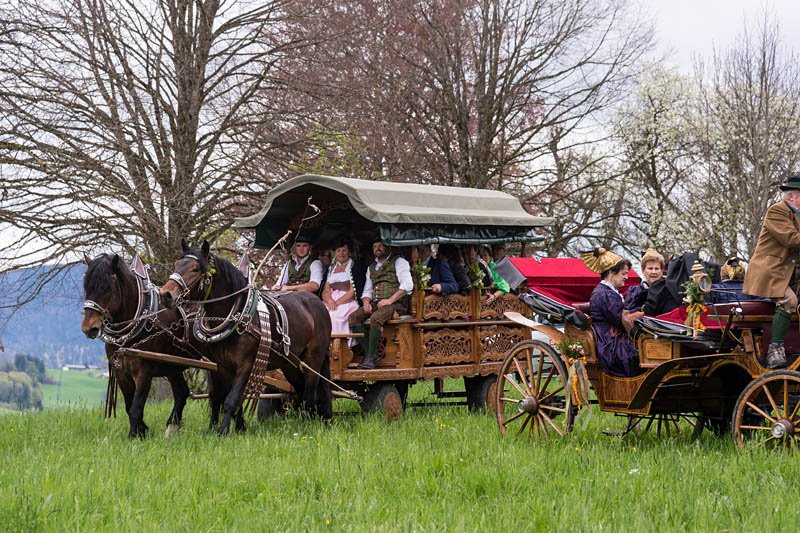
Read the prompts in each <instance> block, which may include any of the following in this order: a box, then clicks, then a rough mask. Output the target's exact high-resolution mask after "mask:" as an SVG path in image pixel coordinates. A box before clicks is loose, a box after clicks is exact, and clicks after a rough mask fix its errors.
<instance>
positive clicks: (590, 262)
mask: <svg viewBox="0 0 800 533" xmlns="http://www.w3.org/2000/svg"><path fill="white" fill-rule="evenodd" d="M581 259H582V260H583V262H584V264H586V266H587V267H589V269H590V270H592V271H593V272H597V273H598V274H600V284H599V285H597V287H595V289H594V291H592V296H591V298H590V299H589V315H590V316H591V318H592V326H593V327H594V331H595V335H596V337H597V338H596V341H597V359H598V360H599V361H600V366H601V367H602V368H603V370H604V371H605V372H606V373H608V374H612V375H615V376H636V375H638V374H640V373H641V369H640V368H639V358H638V355H637V353H636V345H635V344H634V343H633V341H632V340H631V339H630V337H629V336H628V333H627V332H628V331H629V330H630V328H631V327H632V325H633V320H634V319H635V318H638V317H640V316H642V314H643V313H641V312H636V313H631V312H629V311H627V310H625V309H624V306H623V297H622V294H621V293H620V289H622V288H623V287H624V286H625V282H626V281H627V280H628V271H629V270H630V268H631V262H630V261H628V260H627V259H623V258H622V257H620V256H618V255H617V254H615V253H613V252H608V251H606V250H605V249H604V248H598V249H597V250H594V251H591V252H586V253H583V254H581Z"/></svg>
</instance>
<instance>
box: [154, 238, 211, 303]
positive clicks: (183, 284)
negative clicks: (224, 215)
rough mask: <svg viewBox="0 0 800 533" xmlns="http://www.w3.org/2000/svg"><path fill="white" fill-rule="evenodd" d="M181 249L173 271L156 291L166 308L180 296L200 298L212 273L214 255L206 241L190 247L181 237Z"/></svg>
mask: <svg viewBox="0 0 800 533" xmlns="http://www.w3.org/2000/svg"><path fill="white" fill-rule="evenodd" d="M181 249H182V250H183V252H182V254H181V256H180V257H179V258H178V260H177V261H175V271H174V272H173V273H172V274H170V276H169V279H168V280H167V282H166V283H165V284H164V285H163V286H162V287H161V290H159V291H158V292H159V295H160V297H161V303H162V304H163V305H164V306H165V307H168V308H171V307H174V306H175V302H176V301H177V300H179V299H181V298H186V297H189V298H192V299H195V300H199V299H201V298H202V297H203V296H204V294H201V291H203V290H205V289H207V288H209V287H210V284H211V278H212V276H213V275H214V257H213V256H212V255H211V245H209V244H208V241H206V240H204V241H203V244H201V245H200V246H199V247H197V248H191V247H190V246H189V245H188V244H186V239H181Z"/></svg>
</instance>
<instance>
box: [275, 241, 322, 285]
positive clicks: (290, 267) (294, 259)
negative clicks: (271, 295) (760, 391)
mask: <svg viewBox="0 0 800 533" xmlns="http://www.w3.org/2000/svg"><path fill="white" fill-rule="evenodd" d="M323 270H324V269H323V266H322V263H321V262H320V261H319V260H318V259H312V258H311V241H310V240H309V238H308V237H307V236H305V235H302V234H300V235H298V236H297V238H296V239H295V241H294V246H293V247H292V256H291V257H290V258H289V260H288V261H287V262H286V264H285V265H283V270H282V271H281V277H280V278H278V282H277V283H276V284H275V285H273V286H272V290H273V291H309V292H317V291H318V290H319V288H320V286H321V285H322V274H323Z"/></svg>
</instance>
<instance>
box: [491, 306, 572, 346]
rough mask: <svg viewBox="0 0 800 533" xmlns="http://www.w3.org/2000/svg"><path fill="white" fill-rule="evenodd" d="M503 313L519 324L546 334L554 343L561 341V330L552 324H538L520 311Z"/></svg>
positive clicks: (562, 334)
mask: <svg viewBox="0 0 800 533" xmlns="http://www.w3.org/2000/svg"><path fill="white" fill-rule="evenodd" d="M503 315H505V317H506V318H507V319H509V320H511V321H513V322H516V323H517V324H520V325H521V326H526V327H529V328H531V329H533V330H536V331H538V332H539V333H542V334H543V335H547V336H548V337H549V338H550V340H551V341H553V343H554V344H558V343H559V342H561V339H563V338H564V332H563V331H559V330H558V329H556V328H554V327H553V326H548V325H546V324H540V323H539V322H536V321H534V320H531V319H530V318H527V317H526V316H524V315H522V314H520V313H516V312H514V311H506V312H505V313H503Z"/></svg>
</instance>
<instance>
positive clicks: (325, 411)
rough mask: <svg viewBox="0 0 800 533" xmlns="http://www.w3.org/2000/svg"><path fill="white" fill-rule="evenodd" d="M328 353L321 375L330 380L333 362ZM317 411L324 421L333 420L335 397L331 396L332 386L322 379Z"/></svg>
mask: <svg viewBox="0 0 800 533" xmlns="http://www.w3.org/2000/svg"><path fill="white" fill-rule="evenodd" d="M328 351H329V350H325V351H324V353H323V356H324V357H323V360H322V367H321V368H320V370H319V373H320V375H321V376H322V377H324V378H327V379H330V378H331V360H330V357H329V355H330V354H329V353H328ZM316 410H317V414H318V415H319V416H320V417H322V419H323V420H330V419H331V418H333V397H332V396H331V384H330V383H328V382H327V381H326V380H324V379H321V378H320V379H318V380H317V404H316Z"/></svg>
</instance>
